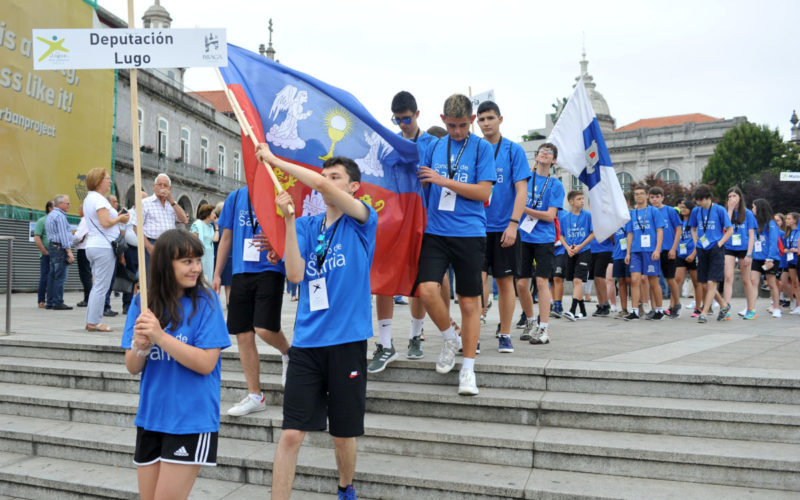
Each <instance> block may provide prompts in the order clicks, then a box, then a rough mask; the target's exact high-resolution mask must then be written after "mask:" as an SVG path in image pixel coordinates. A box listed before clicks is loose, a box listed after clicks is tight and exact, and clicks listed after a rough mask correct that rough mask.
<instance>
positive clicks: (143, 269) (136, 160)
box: [128, 0, 147, 311]
mask: <svg viewBox="0 0 800 500" xmlns="http://www.w3.org/2000/svg"><path fill="white" fill-rule="evenodd" d="M133 19H134V18H133V0H128V28H131V29H133V27H134V20H133ZM130 75H131V76H130V80H131V135H132V141H131V142H132V144H131V150H132V151H131V153H132V154H133V185H134V190H135V193H134V197H133V199H134V206H135V207H136V244H137V249H136V250H137V252H136V253H137V254H138V258H139V300H140V301H141V311H146V310H147V266H146V264H145V258H144V251H145V247H144V228H143V227H142V224H143V223H144V217H143V215H144V214H142V158H141V151H139V116H138V114H139V113H138V112H139V88H138V76H137V72H136V70H135V69H131V70H130Z"/></svg>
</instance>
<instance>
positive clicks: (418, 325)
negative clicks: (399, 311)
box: [408, 318, 425, 340]
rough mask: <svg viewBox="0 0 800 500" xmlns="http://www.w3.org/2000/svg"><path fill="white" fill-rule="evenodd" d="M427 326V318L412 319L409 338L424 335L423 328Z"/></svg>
mask: <svg viewBox="0 0 800 500" xmlns="http://www.w3.org/2000/svg"><path fill="white" fill-rule="evenodd" d="M424 325H425V318H422V319H417V318H411V331H410V332H409V333H408V338H409V340H410V339H413V338H414V337H419V336H420V335H422V327H423V326H424Z"/></svg>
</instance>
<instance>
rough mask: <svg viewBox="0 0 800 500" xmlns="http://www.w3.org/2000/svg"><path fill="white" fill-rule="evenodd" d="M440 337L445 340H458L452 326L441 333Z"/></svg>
mask: <svg viewBox="0 0 800 500" xmlns="http://www.w3.org/2000/svg"><path fill="white" fill-rule="evenodd" d="M442 336H443V337H444V339H445V340H456V339H457V338H458V335H456V330H455V328H453V327H452V326H451V327H449V328H448V329H447V330H444V331H443V332H442Z"/></svg>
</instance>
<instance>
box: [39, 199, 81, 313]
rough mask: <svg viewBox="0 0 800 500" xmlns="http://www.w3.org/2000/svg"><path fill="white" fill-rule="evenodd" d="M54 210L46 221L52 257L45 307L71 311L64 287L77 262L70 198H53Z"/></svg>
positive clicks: (49, 249)
mask: <svg viewBox="0 0 800 500" xmlns="http://www.w3.org/2000/svg"><path fill="white" fill-rule="evenodd" d="M53 205H54V207H53V210H52V211H50V213H49V214H48V215H47V219H46V220H45V230H46V231H47V240H48V245H49V246H48V249H47V252H48V254H49V255H50V275H49V276H48V282H47V300H49V301H50V302H48V303H47V304H46V305H45V307H46V308H47V309H55V310H59V311H60V310H69V309H72V306H68V305H66V304H64V285H65V284H66V283H67V274H68V272H69V265H70V264H72V263H73V262H74V261H75V257H74V256H73V255H72V232H71V231H70V228H69V222H68V221H67V210H69V207H70V201H69V196H67V195H65V194H58V195H56V196H55V198H53Z"/></svg>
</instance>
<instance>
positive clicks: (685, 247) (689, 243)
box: [677, 219, 694, 258]
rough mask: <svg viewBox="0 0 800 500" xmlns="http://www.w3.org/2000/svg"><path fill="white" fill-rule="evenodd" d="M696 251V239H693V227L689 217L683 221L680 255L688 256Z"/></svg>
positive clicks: (679, 246)
mask: <svg viewBox="0 0 800 500" xmlns="http://www.w3.org/2000/svg"><path fill="white" fill-rule="evenodd" d="M692 252H694V240H693V239H692V228H691V226H689V219H686V220H685V221H682V222H681V239H680V240H679V241H678V251H677V254H678V257H684V258H686V257H688V256H689V254H691V253H692Z"/></svg>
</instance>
